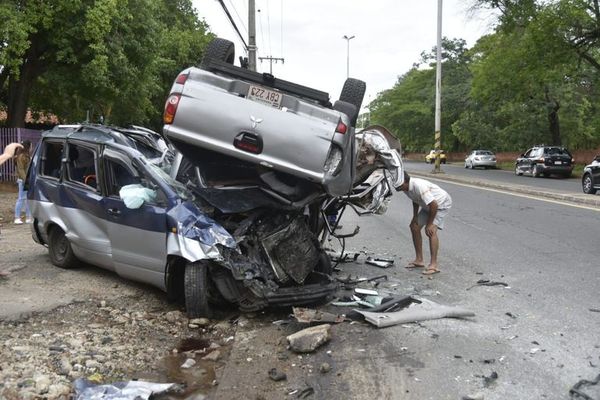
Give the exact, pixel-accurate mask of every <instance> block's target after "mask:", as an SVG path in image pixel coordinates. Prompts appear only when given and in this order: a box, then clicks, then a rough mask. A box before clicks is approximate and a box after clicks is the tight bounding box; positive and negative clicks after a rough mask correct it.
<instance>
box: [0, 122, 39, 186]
mask: <svg viewBox="0 0 600 400" xmlns="http://www.w3.org/2000/svg"><path fill="white" fill-rule="evenodd" d="M41 136H42V131H38V130H35V129H24V128H0V153H1V152H3V151H4V148H5V147H6V146H7V145H8V144H9V143H14V142H16V143H21V142H22V141H23V140H29V141H30V142H31V149H32V151H33V149H35V146H37V144H38V142H39V141H40V138H41ZM16 181H17V175H16V171H15V163H14V160H9V161H7V162H5V163H4V164H2V165H0V182H16Z"/></svg>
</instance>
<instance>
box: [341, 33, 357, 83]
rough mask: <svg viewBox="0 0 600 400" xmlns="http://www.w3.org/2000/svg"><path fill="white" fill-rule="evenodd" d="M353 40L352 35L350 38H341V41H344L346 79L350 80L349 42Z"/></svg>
mask: <svg viewBox="0 0 600 400" xmlns="http://www.w3.org/2000/svg"><path fill="white" fill-rule="evenodd" d="M354 38H355V36H354V35H352V36H350V37H348V36H346V35H344V37H343V39H346V78H350V40H351V39H354Z"/></svg>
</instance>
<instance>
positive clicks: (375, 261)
mask: <svg viewBox="0 0 600 400" xmlns="http://www.w3.org/2000/svg"><path fill="white" fill-rule="evenodd" d="M365 263H367V264H369V265H374V266H376V267H379V268H389V267H393V266H394V260H391V259H385V258H372V257H367V260H366V261H365Z"/></svg>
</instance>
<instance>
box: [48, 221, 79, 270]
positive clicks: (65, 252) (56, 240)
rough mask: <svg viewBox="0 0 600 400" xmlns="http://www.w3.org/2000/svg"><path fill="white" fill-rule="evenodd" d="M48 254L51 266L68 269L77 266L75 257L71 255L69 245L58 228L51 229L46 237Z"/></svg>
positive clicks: (63, 233) (71, 251) (71, 250)
mask: <svg viewBox="0 0 600 400" xmlns="http://www.w3.org/2000/svg"><path fill="white" fill-rule="evenodd" d="M48 253H49V254H50V261H52V264H54V265H56V266H57V267H59V268H64V269H70V268H75V267H76V266H77V257H76V256H75V254H74V253H73V249H72V248H71V243H70V242H69V239H67V236H66V235H65V232H64V231H63V230H62V229H60V228H59V227H58V226H55V227H53V228H52V229H51V230H50V234H49V235H48Z"/></svg>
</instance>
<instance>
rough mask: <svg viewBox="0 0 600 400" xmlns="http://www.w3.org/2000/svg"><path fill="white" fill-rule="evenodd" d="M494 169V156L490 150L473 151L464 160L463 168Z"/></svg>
mask: <svg viewBox="0 0 600 400" xmlns="http://www.w3.org/2000/svg"><path fill="white" fill-rule="evenodd" d="M476 167H483V168H485V169H488V168H496V155H495V154H494V152H493V151H490V150H473V151H472V152H471V153H470V154H469V155H468V156H467V158H465V168H471V169H473V168H476Z"/></svg>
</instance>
